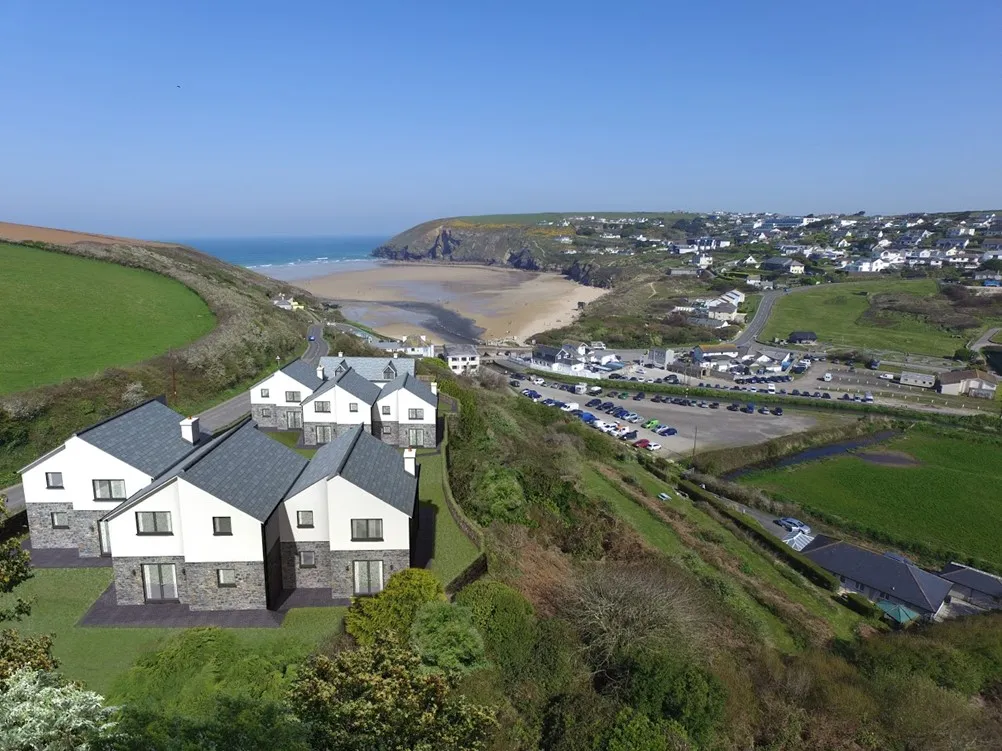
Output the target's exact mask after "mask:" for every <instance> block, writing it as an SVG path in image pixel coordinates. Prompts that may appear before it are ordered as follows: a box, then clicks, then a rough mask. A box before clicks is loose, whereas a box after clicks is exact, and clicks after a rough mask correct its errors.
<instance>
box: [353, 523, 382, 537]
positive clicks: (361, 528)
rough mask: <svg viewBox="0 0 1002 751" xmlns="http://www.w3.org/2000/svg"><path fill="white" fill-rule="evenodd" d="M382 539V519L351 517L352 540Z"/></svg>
mask: <svg viewBox="0 0 1002 751" xmlns="http://www.w3.org/2000/svg"><path fill="white" fill-rule="evenodd" d="M382 539H383V520H382V519H352V520H351V540H352V542H369V541H375V540H382Z"/></svg>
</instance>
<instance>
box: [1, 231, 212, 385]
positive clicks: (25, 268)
mask: <svg viewBox="0 0 1002 751" xmlns="http://www.w3.org/2000/svg"><path fill="white" fill-rule="evenodd" d="M0 271H2V273H0V276H2V278H3V292H4V301H3V305H2V306H0V352H2V353H3V357H2V358H0V393H10V392H14V391H22V390H24V389H29V388H33V387H35V386H41V385H45V384H49V383H58V382H59V381H62V380H65V379H67V378H74V377H82V376H91V375H94V374H95V373H98V372H100V371H102V370H104V369H105V368H108V367H112V366H121V365H128V364H130V363H134V362H138V361H140V360H145V359H147V358H149V357H153V356H155V355H159V354H161V353H163V352H166V351H167V350H168V349H171V348H174V347H180V346H183V345H185V344H187V343H188V342H190V341H193V340H194V339H197V338H198V337H200V336H202V335H203V334H206V333H208V332H209V331H211V330H212V328H213V326H214V325H215V320H216V319H215V316H214V315H213V314H212V311H210V310H209V308H208V306H207V305H206V304H205V302H203V301H202V299H201V298H200V297H199V296H198V295H196V294H195V293H194V292H192V291H191V290H190V289H188V288H187V287H185V286H184V285H183V284H180V283H179V282H176V281H174V280H173V279H168V278H167V277H165V276H160V275H159V274H154V273H152V272H149V271H144V270H142V269H132V268H126V267H124V266H118V265H116V264H113V263H106V262H104V261H96V260H92V259H89V258H79V257H76V256H70V255H66V254H63V253H54V252H50V251H46V250H39V249H36V248H27V247H23V246H16V245H0Z"/></svg>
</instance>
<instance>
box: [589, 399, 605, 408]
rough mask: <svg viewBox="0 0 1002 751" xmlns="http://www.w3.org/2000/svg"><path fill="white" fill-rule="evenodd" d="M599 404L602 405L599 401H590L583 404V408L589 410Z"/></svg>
mask: <svg viewBox="0 0 1002 751" xmlns="http://www.w3.org/2000/svg"><path fill="white" fill-rule="evenodd" d="M600 404H602V400H601V399H591V400H589V401H588V402H586V403H585V406H586V407H588V408H589V409H591V408H592V407H598V406H599V405H600Z"/></svg>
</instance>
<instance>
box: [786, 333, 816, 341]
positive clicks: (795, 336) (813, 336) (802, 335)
mask: <svg viewBox="0 0 1002 751" xmlns="http://www.w3.org/2000/svg"><path fill="white" fill-rule="evenodd" d="M786 339H787V341H794V340H798V339H799V340H801V341H804V340H808V341H814V342H816V341H817V340H818V335H817V334H815V333H814V332H813V331H791V332H790V335H789V336H788V337H786Z"/></svg>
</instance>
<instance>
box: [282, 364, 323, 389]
mask: <svg viewBox="0 0 1002 751" xmlns="http://www.w3.org/2000/svg"><path fill="white" fill-rule="evenodd" d="M282 372H283V373H285V374H286V375H287V376H289V378H292V379H293V380H295V381H297V382H299V383H301V384H303V385H304V386H306V388H308V389H309V390H310V391H313V390H314V389H317V388H320V386H321V385H322V384H323V379H322V378H318V377H317V369H316V366H314V365H310V364H309V363H308V362H306V361H305V360H293V361H292V362H290V363H289V364H288V365H286V366H285V367H284V368H282Z"/></svg>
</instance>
